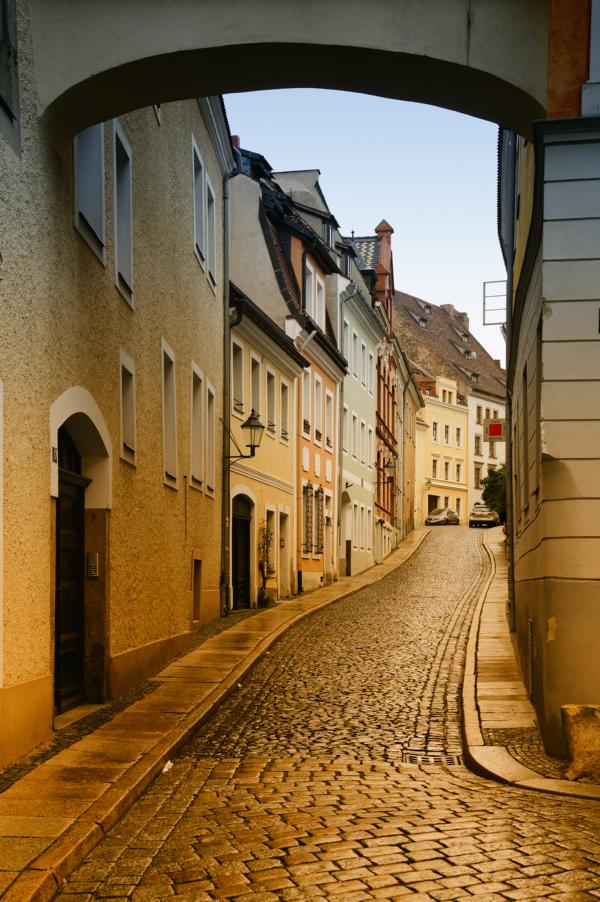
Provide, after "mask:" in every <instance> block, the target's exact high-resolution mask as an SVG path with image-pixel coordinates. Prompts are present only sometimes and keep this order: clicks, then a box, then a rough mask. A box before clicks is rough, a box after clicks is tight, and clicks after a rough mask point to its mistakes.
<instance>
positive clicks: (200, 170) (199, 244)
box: [192, 136, 206, 266]
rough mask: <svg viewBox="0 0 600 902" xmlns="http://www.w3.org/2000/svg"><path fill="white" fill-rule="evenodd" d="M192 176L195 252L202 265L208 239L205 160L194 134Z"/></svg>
mask: <svg viewBox="0 0 600 902" xmlns="http://www.w3.org/2000/svg"><path fill="white" fill-rule="evenodd" d="M192 177H193V186H194V252H195V254H196V256H197V257H198V259H199V260H200V262H201V263H202V265H203V266H204V261H205V258H206V250H205V246H206V241H205V237H204V229H205V222H204V207H205V186H204V178H205V174H204V162H203V160H202V157H201V156H200V151H199V150H198V145H197V144H196V141H195V139H194V137H193V136H192Z"/></svg>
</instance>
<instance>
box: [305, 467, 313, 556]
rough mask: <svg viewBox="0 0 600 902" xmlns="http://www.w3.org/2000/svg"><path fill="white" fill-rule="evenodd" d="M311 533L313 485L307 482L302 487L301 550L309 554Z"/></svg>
mask: <svg viewBox="0 0 600 902" xmlns="http://www.w3.org/2000/svg"><path fill="white" fill-rule="evenodd" d="M312 533H313V487H312V483H311V482H307V483H306V485H305V486H303V488H302V551H303V552H304V554H310V552H311V551H312Z"/></svg>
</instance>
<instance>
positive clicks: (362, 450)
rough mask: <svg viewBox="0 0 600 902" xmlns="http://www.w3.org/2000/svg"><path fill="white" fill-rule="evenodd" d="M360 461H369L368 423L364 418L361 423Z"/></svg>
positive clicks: (362, 462) (363, 462) (364, 462)
mask: <svg viewBox="0 0 600 902" xmlns="http://www.w3.org/2000/svg"><path fill="white" fill-rule="evenodd" d="M360 462H361V464H366V462H367V424H366V423H365V421H364V420H361V423H360Z"/></svg>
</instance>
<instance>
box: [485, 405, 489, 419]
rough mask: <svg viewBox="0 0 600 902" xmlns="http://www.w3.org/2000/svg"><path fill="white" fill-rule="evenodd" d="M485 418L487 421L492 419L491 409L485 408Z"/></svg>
mask: <svg viewBox="0 0 600 902" xmlns="http://www.w3.org/2000/svg"><path fill="white" fill-rule="evenodd" d="M485 418H486V420H489V418H490V408H489V407H486V408H485Z"/></svg>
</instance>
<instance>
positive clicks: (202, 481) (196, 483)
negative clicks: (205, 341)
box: [188, 360, 206, 492]
mask: <svg viewBox="0 0 600 902" xmlns="http://www.w3.org/2000/svg"><path fill="white" fill-rule="evenodd" d="M194 376H196V378H197V379H199V380H200V478H199V479H198V478H197V477H195V476H194V475H193V474H192V467H193V465H192V461H193V459H194ZM204 407H205V398H204V372H203V370H201V369H200V367H199V366H198V364H197V363H196V362H195V361H194V360H192V366H191V372H190V478H189V482H188V484H189V486H190V488H192V489H194V490H195V491H196V492H202V491H204V487H205V485H206V430H205V425H204V420H205V417H204Z"/></svg>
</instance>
